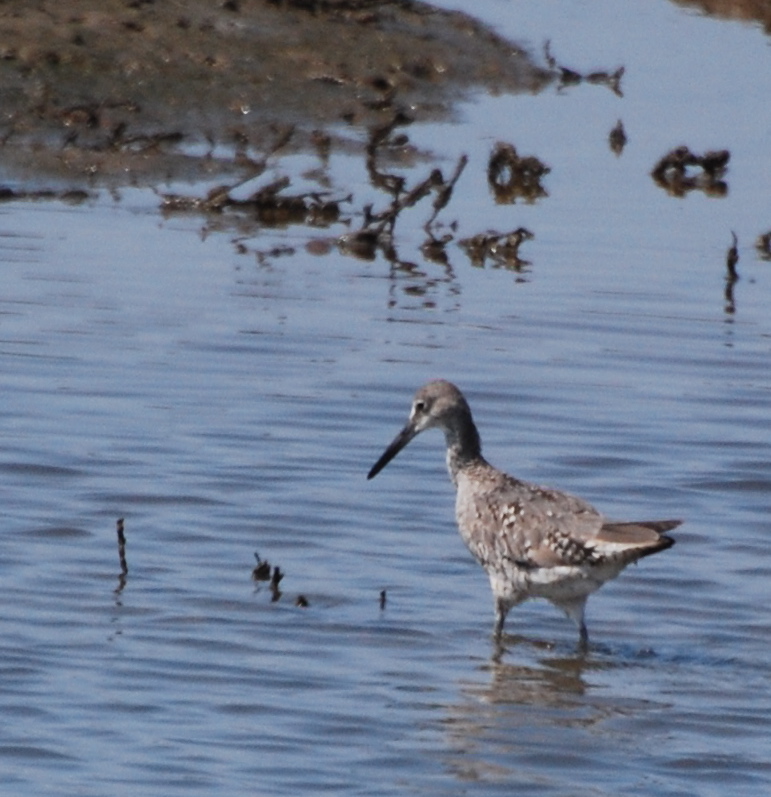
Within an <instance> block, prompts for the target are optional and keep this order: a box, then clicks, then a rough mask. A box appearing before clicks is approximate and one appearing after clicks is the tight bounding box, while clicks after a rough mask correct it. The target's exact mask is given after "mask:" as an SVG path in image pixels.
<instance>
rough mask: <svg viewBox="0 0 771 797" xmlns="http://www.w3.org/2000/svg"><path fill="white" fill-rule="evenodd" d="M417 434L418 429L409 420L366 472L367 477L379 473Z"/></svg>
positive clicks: (372, 476)
mask: <svg viewBox="0 0 771 797" xmlns="http://www.w3.org/2000/svg"><path fill="white" fill-rule="evenodd" d="M417 434H418V429H416V428H415V426H414V424H413V423H412V421H410V422H409V423H408V424H407V425H406V426H405V427H404V429H402V430H401V432H399V434H398V435H396V437H395V438H394V440H393V442H392V443H391V445H390V446H388V448H387V449H386V450H385V451H384V452H383V454H382V456H381V457H380V459H379V460H378V461H377V462H376V463H375V464H374V465H373V466H372V469H371V470H370V472H369V473H368V474H367V478H368V479H372V478H374V477H375V476H377V475H378V473H380V471H381V470H383V468H384V467H385V466H386V465H387V464H388V463H389V462H390V461H391V460H392V459H393V458H394V457H395V456H396V455H397V454H398V453H399V452H400V451H401V450H402V449H403V448H404V447H405V446H406V445H407V443H409V442H410V440H412V438H413V437H415V436H416V435H417Z"/></svg>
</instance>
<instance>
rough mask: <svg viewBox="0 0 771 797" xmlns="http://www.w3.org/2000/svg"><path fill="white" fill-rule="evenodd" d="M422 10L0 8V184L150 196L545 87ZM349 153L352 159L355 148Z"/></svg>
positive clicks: (507, 55)
mask: <svg viewBox="0 0 771 797" xmlns="http://www.w3.org/2000/svg"><path fill="white" fill-rule="evenodd" d="M540 60H541V59H538V58H533V57H532V56H530V55H529V54H528V53H526V52H525V51H524V50H523V49H522V48H521V47H519V46H518V45H516V44H515V43H513V42H510V41H507V40H505V39H503V38H501V37H499V36H497V35H496V34H495V33H494V32H492V31H491V30H490V29H488V28H486V27H484V26H483V25H482V24H480V23H479V22H477V21H476V20H474V19H472V18H471V17H468V16H466V15H464V14H460V13H455V12H445V11H439V10H437V9H435V8H433V7H432V6H430V5H428V4H424V3H412V2H392V3H383V2H379V3H372V2H368V1H367V0H360V2H353V1H351V0H349V1H347V2H345V1H343V2H332V1H331V0H328V1H327V2H317V3H314V2H301V1H299V0H298V1H297V2H284V3H280V2H266V1H265V0H228V1H226V2H220V3H217V4H212V3H211V2H207V1H205V0H191V1H190V2H187V3H185V4H184V6H181V5H179V4H169V3H156V2H152V0H133V2H129V1H127V0H98V1H97V0H70V1H69V2H56V1H55V0H43V1H42V2H40V3H37V4H36V6H35V8H34V9H30V8H29V7H28V6H27V5H26V4H20V3H19V4H17V3H10V4H4V5H3V6H0V98H1V99H2V115H1V116H0V142H2V153H3V167H4V172H5V175H4V177H3V179H4V180H6V181H7V180H9V179H10V180H21V181H25V180H28V181H33V182H35V183H40V181H44V182H45V181H48V182H50V181H51V180H55V181H59V182H60V183H61V182H64V183H65V184H66V185H68V186H70V187H72V186H73V185H81V184H84V183H88V184H89V185H121V184H139V185H147V184H155V183H156V182H158V181H159V180H164V181H169V180H180V179H182V180H196V179H201V178H205V177H211V176H212V175H217V174H219V173H220V172H222V173H238V172H239V171H240V167H241V165H242V164H243V162H244V161H251V160H254V159H255V158H257V159H259V157H260V156H261V155H264V154H265V153H266V152H275V151H276V150H277V149H282V151H293V150H294V151H296V150H298V149H303V148H311V147H313V148H317V147H318V146H319V143H320V142H323V143H324V145H325V146H334V145H335V143H337V144H339V145H345V146H357V145H358V144H357V142H358V141H359V140H361V136H360V134H359V131H360V130H361V128H362V127H364V128H371V127H376V126H378V125H382V124H384V123H387V122H388V121H389V120H391V119H393V118H394V117H395V116H397V115H401V116H402V117H403V118H405V119H407V120H414V121H422V120H429V119H441V118H448V117H450V116H451V115H452V113H453V106H454V104H455V103H456V102H457V101H458V100H459V99H461V98H462V97H464V96H467V95H468V94H469V93H470V92H473V91H476V90H484V91H488V92H535V91H539V90H541V89H542V88H543V87H544V86H546V85H548V84H549V83H550V82H552V81H554V80H555V79H557V77H558V76H557V75H556V73H555V71H554V69H552V68H550V67H549V65H548V64H543V63H539V61H540ZM362 146H364V145H363V144H362Z"/></svg>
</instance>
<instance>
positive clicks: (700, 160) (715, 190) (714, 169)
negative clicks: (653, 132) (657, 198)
mask: <svg viewBox="0 0 771 797" xmlns="http://www.w3.org/2000/svg"><path fill="white" fill-rule="evenodd" d="M730 158H731V153H730V152H729V151H728V150H727V149H719V150H710V151H708V152H705V153H704V154H703V155H696V154H695V153H693V152H691V150H690V149H689V148H688V147H687V146H681V147H676V148H675V149H673V150H671V151H670V152H668V153H667V154H666V155H664V157H663V158H661V160H660V161H659V162H658V163H657V164H656V165H655V166H654V167H653V171H651V177H653V180H654V182H655V183H656V185H658V186H660V187H661V188H663V189H664V190H665V191H667V192H668V193H669V194H671V195H672V196H676V197H683V196H685V195H686V194H687V193H688V192H689V191H704V193H705V194H707V195H709V196H725V195H726V194H727V193H728V185H727V184H726V183H725V182H724V181H723V179H722V178H723V175H724V174H725V171H726V168H727V166H728V161H729V160H730Z"/></svg>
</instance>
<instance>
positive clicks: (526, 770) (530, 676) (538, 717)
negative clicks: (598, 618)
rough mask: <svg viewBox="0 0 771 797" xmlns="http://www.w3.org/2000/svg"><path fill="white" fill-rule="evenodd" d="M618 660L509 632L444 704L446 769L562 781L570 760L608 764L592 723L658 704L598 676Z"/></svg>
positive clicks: (514, 780) (477, 777) (479, 777)
mask: <svg viewBox="0 0 771 797" xmlns="http://www.w3.org/2000/svg"><path fill="white" fill-rule="evenodd" d="M622 658H624V657H623V656H622ZM627 664H628V661H627ZM618 666H620V665H619V663H618V654H617V652H616V653H611V654H609V655H607V656H606V655H605V653H604V652H603V651H602V650H599V651H597V650H596V649H592V650H591V651H590V652H589V653H585V654H582V653H580V652H576V653H573V652H572V651H570V650H568V649H560V648H555V647H554V646H553V645H551V644H548V643H538V642H533V641H532V640H526V639H524V638H520V637H512V636H507V637H506V638H505V649H504V648H498V649H496V650H495V651H494V654H493V656H492V658H491V659H490V660H489V662H487V663H485V664H484V665H482V666H480V668H479V669H478V671H477V675H478V676H479V677H478V679H476V680H475V681H474V682H469V681H467V682H465V683H462V684H461V685H460V693H459V696H458V700H457V701H456V702H455V703H454V704H452V705H450V706H447V707H446V709H445V712H446V714H445V717H444V720H443V728H444V730H445V741H446V744H447V748H448V750H447V755H446V758H445V765H446V767H447V769H448V770H449V771H450V772H451V773H452V774H453V775H454V776H455V777H456V778H458V779H459V780H462V781H468V780H474V781H498V782H502V783H507V784H511V785H514V784H522V785H524V784H530V785H532V784H533V783H535V782H539V783H542V784H546V783H548V782H550V781H551V780H552V779H554V783H555V784H557V783H561V782H562V781H561V778H562V775H563V774H564V772H561V770H562V769H563V768H564V767H565V766H568V764H567V763H566V762H568V761H570V762H572V763H570V764H569V767H573V766H578V765H580V763H579V762H583V763H584V764H586V765H587V766H594V765H595V764H596V765H597V766H600V767H602V766H605V763H604V762H602V761H599V760H597V761H594V755H595V753H594V751H595V749H596V744H595V741H596V739H595V732H594V729H595V728H596V727H597V726H598V725H599V724H601V723H603V722H605V721H607V720H608V719H609V718H614V717H621V716H628V715H629V714H630V713H632V714H635V713H638V712H640V711H646V710H650V709H651V708H652V707H653V706H652V703H651V702H650V701H644V700H643V701H641V700H635V699H632V698H630V697H629V696H626V695H617V696H613V695H610V694H609V693H608V690H607V689H606V688H603V689H600V688H599V686H596V685H595V684H594V678H593V676H592V674H593V673H594V674H595V675H597V676H599V674H600V673H601V672H607V671H608V670H613V669H616V668H617V667H618ZM563 785H564V784H563Z"/></svg>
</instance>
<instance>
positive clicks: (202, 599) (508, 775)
mask: <svg viewBox="0 0 771 797" xmlns="http://www.w3.org/2000/svg"><path fill="white" fill-rule="evenodd" d="M612 8H613V9H615V8H616V6H615V4H614V5H613V7H612ZM561 9H563V11H562V13H560V14H557V13H555V12H554V11H550V10H549V6H548V4H546V5H545V6H544V5H543V4H540V3H518V4H507V3H490V4H488V5H483V6H482V7H481V8H480V11H479V13H480V14H481V15H483V16H486V17H487V19H488V21H491V20H492V19H493V18H494V19H495V20H497V24H498V25H499V26H500V29H501V31H502V32H503V33H505V34H506V35H509V36H512V37H517V36H519V37H526V38H527V39H528V40H529V41H530V42H531V44H532V45H533V47H534V48H538V47H540V46H541V44H542V42H543V41H544V40H546V39H547V38H551V39H552V49H553V51H554V52H555V53H558V54H559V57H560V59H563V60H565V61H566V62H569V63H570V64H571V65H573V66H575V68H577V69H581V70H585V71H588V70H589V69H593V68H615V67H616V66H618V65H620V64H624V65H626V67H627V76H626V77H625V79H624V96H623V97H618V96H616V95H614V94H613V93H612V92H611V91H609V90H608V89H607V88H606V87H603V86H595V85H580V86H577V87H574V88H570V89H562V90H558V89H557V88H554V89H553V90H551V91H549V92H546V93H544V94H541V95H536V96H528V97H497V98H483V97H480V98H477V100H476V101H475V102H474V103H473V104H471V105H468V106H464V108H463V109H461V112H459V119H458V121H457V123H456V124H454V125H452V126H445V127H442V128H436V127H428V126H426V127H425V128H415V129H409V130H408V131H407V132H408V134H409V136H410V139H411V141H412V142H413V143H415V144H416V145H419V146H420V147H422V148H423V149H424V151H427V152H430V153H431V156H432V157H436V158H439V159H442V160H441V163H442V167H443V168H444V169H446V170H448V171H449V169H450V167H451V165H452V164H454V163H455V160H456V159H457V157H458V156H459V155H460V154H461V153H466V154H468V156H469V165H468V167H467V170H466V172H465V173H464V176H463V182H461V183H459V185H458V190H457V191H456V194H455V195H454V197H453V201H452V202H451V204H450V205H449V206H448V208H447V209H446V210H445V211H443V214H442V217H441V218H442V222H443V223H444V224H446V225H449V224H450V223H451V222H453V221H456V222H457V228H458V234H457V235H458V237H460V236H462V235H466V234H475V233H477V232H479V231H480V230H484V229H488V228H493V229H497V230H500V231H504V230H509V229H513V228H515V227H517V226H520V225H525V226H527V227H528V228H530V229H532V231H533V232H534V233H535V239H534V240H533V241H530V242H527V243H526V244H525V245H524V246H523V249H522V255H523V256H524V257H525V258H526V259H527V260H529V261H530V263H529V265H526V266H524V267H523V268H522V269H521V270H520V271H518V272H512V271H508V270H506V269H495V268H491V267H489V266H488V267H487V268H474V267H472V266H471V265H470V263H469V261H468V259H467V258H466V256H465V254H464V253H463V251H462V249H461V248H460V247H457V246H456V245H455V244H452V245H450V246H448V248H447V253H448V263H447V264H446V265H444V266H442V265H439V264H437V263H433V262H430V261H428V260H426V259H424V258H423V257H422V256H421V253H420V244H421V243H422V242H423V240H424V237H425V234H424V231H423V230H422V229H421V225H422V223H423V221H425V213H423V211H424V208H422V207H420V206H418V207H417V208H415V209H414V211H413V212H412V213H411V214H405V217H404V219H400V220H399V226H398V227H397V233H398V235H397V239H396V243H397V245H398V249H399V257H400V259H399V260H398V261H397V262H390V263H389V262H387V261H386V260H385V258H383V257H382V256H380V255H379V256H378V257H376V258H375V259H374V260H373V261H366V260H358V259H355V258H352V257H346V256H343V255H342V254H340V253H339V252H338V251H337V249H336V248H335V247H334V246H333V245H330V242H332V243H333V242H334V239H335V237H336V236H338V235H341V234H343V233H344V232H345V231H346V229H347V228H346V227H345V225H343V224H340V225H338V226H337V227H335V226H333V227H332V228H327V229H310V228H308V227H304V226H287V227H284V228H274V229H268V228H261V227H257V228H255V227H254V225H252V226H251V227H248V226H247V227H246V228H244V229H240V230H234V229H233V228H232V227H230V228H229V227H228V225H227V224H226V223H225V224H223V223H221V220H216V219H215V220H210V221H208V222H206V221H203V220H202V219H201V218H200V217H199V216H196V215H194V214H191V215H173V216H168V217H163V216H161V215H159V213H158V212H157V207H158V197H157V195H155V194H153V193H151V192H141V191H131V190H126V191H124V192H123V193H122V194H121V195H120V196H119V197H117V198H116V197H110V196H106V195H105V196H99V197H97V198H96V199H94V200H91V201H89V202H87V203H84V204H81V205H77V206H72V205H67V204H64V203H55V202H51V203H23V202H17V203H8V204H5V205H3V207H2V214H1V215H0V269H2V275H3V293H2V296H0V358H1V359H0V361H1V362H2V372H3V388H4V389H3V402H2V407H1V408H0V418H1V420H2V428H3V440H2V447H1V449H0V472H1V473H2V479H1V480H0V485H1V489H2V500H3V508H4V513H3V528H2V535H1V536H0V568H1V570H2V575H3V578H2V580H0V594H1V595H2V601H3V605H4V606H5V610H4V612H3V617H2V620H0V627H1V628H2V635H1V636H0V640H1V641H0V644H1V645H2V665H0V687H1V689H0V706H2V713H3V716H4V717H5V718H6V722H5V723H3V729H2V731H0V767H2V771H3V783H4V784H5V785H4V786H3V791H5V792H7V793H8V794H15V795H23V794H29V795H33V794H34V795H41V794H51V795H53V794H79V795H94V796H95V797H96V795H103V794H105V793H115V794H129V793H130V794H165V795H173V794H183V793H184V794H190V793H195V792H197V793H201V794H207V795H213V794H223V795H224V794H228V795H232V794H287V795H296V794H299V793H310V794H314V793H324V792H328V793H334V794H368V795H381V794H382V795H394V794H411V793H418V794H467V793H475V794H476V793H480V794H491V795H492V794H510V793H512V792H513V791H515V790H520V791H523V792H526V793H528V794H544V795H563V794H571V795H617V794H622V793H623V794H632V795H648V794H657V795H686V794H700V795H724V794H727V793H729V792H731V793H741V794H765V793H766V792H767V791H768V788H769V784H771V767H770V765H769V758H768V737H769V731H770V730H771V727H770V723H769V715H770V713H771V698H770V697H769V687H770V685H771V684H770V680H771V679H770V675H771V671H770V670H769V665H768V639H769V632H771V627H770V625H771V624H770V623H769V598H768V586H767V585H768V578H769V575H771V562H770V560H769V556H768V539H769V537H768V515H769V509H770V508H771V498H770V497H769V496H770V495H771V492H770V488H771V466H770V465H769V462H771V423H769V400H771V383H770V382H769V356H770V354H771V320H769V315H768V311H767V308H768V304H769V296H770V295H771V275H769V264H768V263H767V262H764V261H763V260H761V259H760V258H759V257H758V255H757V253H756V252H755V250H754V247H753V241H754V238H755V236H756V235H758V234H760V233H761V232H765V231H766V230H767V228H768V227H769V225H771V217H769V215H768V203H767V185H768V176H769V174H768V171H769V161H768V158H767V152H768V131H769V129H771V126H769V119H768V114H769V111H768V110H767V109H766V106H765V105H762V106H758V105H757V103H756V99H757V96H759V95H760V94H761V93H763V96H768V89H769V88H770V87H769V86H768V78H767V75H769V74H771V72H770V71H769V70H768V69H767V67H768V52H769V50H768V40H767V37H764V35H763V34H762V32H761V31H760V30H759V29H757V28H755V27H753V26H752V25H748V24H739V23H729V22H724V21H716V20H711V19H708V18H701V17H698V16H695V15H694V14H692V13H690V12H686V11H683V10H680V9H678V8H677V7H675V6H670V5H669V4H666V3H662V2H658V3H636V4H635V3H633V4H630V5H628V6H626V10H625V12H624V14H619V13H611V7H610V5H609V4H608V3H605V4H602V3H600V4H596V5H595V6H593V8H592V9H588V8H587V7H586V4H583V3H570V4H561ZM651 30H655V31H657V32H658V36H657V37H655V38H654V39H650V38H648V37H647V35H643V34H645V33H646V31H651ZM627 31H631V32H627ZM606 34H607V35H606ZM611 34H612V36H611ZM611 41H612V42H613V44H612V45H611V44H610V42H611ZM651 41H654V42H655V46H652V45H651V44H650V43H649V42H651ZM683 42H687V43H688V47H682V46H676V45H682V43H683ZM721 48H722V49H721ZM716 53H718V54H717V55H716ZM725 54H728V55H730V56H731V57H724V56H725ZM697 78H698V79H697ZM700 87H712V90H710V91H707V90H706V89H705V90H700ZM750 111H752V112H751V113H750ZM619 117H623V119H624V122H625V125H626V127H627V131H628V134H629V144H628V145H627V148H626V149H625V150H624V152H623V153H622V155H621V156H620V157H617V156H616V155H614V154H613V153H612V152H611V151H610V149H609V148H608V146H607V133H608V131H609V130H610V128H611V127H612V126H613V125H614V124H615V122H616V120H617V119H618V118H619ZM736 119H742V120H745V121H744V123H743V124H736V122H735V120H736ZM362 136H364V134H363V133H362ZM498 140H505V141H510V142H513V143H515V144H516V146H517V147H518V149H520V151H521V152H522V153H523V154H536V155H537V156H538V157H540V158H541V159H543V160H544V161H546V162H547V163H549V165H550V166H551V167H552V172H551V173H550V175H549V176H548V177H547V179H546V180H545V181H544V182H545V186H546V188H547V190H548V194H549V196H548V197H546V198H544V199H543V200H541V201H539V202H537V203H535V204H532V205H529V204H523V203H521V202H520V203H515V204H513V205H497V204H496V203H495V202H494V200H493V199H492V197H491V195H490V192H489V189H488V186H487V184H486V177H485V175H486V172H485V169H486V162H487V157H488V156H489V153H490V150H491V148H492V146H493V145H494V144H495V142H496V141H498ZM681 143H687V144H689V145H690V146H692V147H693V148H694V149H699V150H704V149H707V148H710V147H723V146H724V147H729V148H730V149H731V150H732V160H731V163H730V168H729V172H728V174H727V177H726V179H727V181H728V184H729V191H728V194H727V195H726V196H724V197H722V198H717V197H710V196H706V195H705V194H704V193H702V192H698V191H695V192H692V193H691V194H689V195H688V196H686V197H684V198H682V199H676V198H674V197H672V196H669V195H667V194H666V193H665V192H663V191H662V190H661V189H660V188H658V187H657V186H656V185H655V184H654V183H653V181H652V180H651V179H650V177H649V175H648V172H649V171H650V169H651V168H652V166H653V164H654V163H655V161H656V160H657V159H658V157H660V156H661V155H662V154H664V152H665V151H667V150H668V149H670V148H671V147H673V146H676V145H678V144H681ZM285 168H289V165H288V164H287V165H286V166H285ZM306 168H307V165H300V164H299V163H298V165H297V171H298V172H300V171H301V170H305V169H306ZM426 168H427V167H426ZM422 169H423V167H422V166H420V165H419V164H418V165H416V166H415V167H414V168H413V170H412V171H409V170H408V171H407V173H408V174H409V175H410V180H417V179H419V177H421V176H422V175H423V171H422ZM328 174H329V176H330V178H331V179H332V180H333V181H334V182H335V184H336V185H339V186H341V187H342V186H347V185H350V186H353V187H355V190H356V196H357V199H360V200H361V202H363V201H365V199H366V197H367V196H368V195H371V197H372V201H373V202H380V203H383V202H384V201H385V200H384V199H383V197H382V195H379V193H378V192H377V191H376V190H375V189H374V188H372V187H371V186H369V185H368V181H367V176H366V173H365V171H364V168H363V164H362V162H361V159H357V158H355V157H353V156H350V155H342V154H337V155H334V154H333V156H332V157H331V159H330V164H329V167H328ZM205 225H208V226H205ZM448 229H449V227H448ZM731 230H735V231H736V232H737V235H738V236H739V241H740V247H739V254H740V261H739V266H738V268H739V273H740V275H741V278H740V280H739V282H737V283H736V285H735V286H733V287H734V290H733V296H732V301H730V302H729V300H728V299H727V297H726V290H725V289H726V283H725V250H726V248H727V247H728V246H729V244H730V241H731V237H730V231H731ZM322 244H324V245H322ZM319 252H326V254H319ZM436 376H443V377H446V378H449V379H452V380H454V381H456V382H457V383H458V384H459V385H460V386H461V387H462V388H463V389H464V390H465V392H466V393H467V395H468V397H469V400H470V402H471V404H472V407H473V409H474V411H475V415H476V419H477V422H478V425H479V427H480V431H481V433H482V437H483V442H484V443H485V452H486V455H487V456H488V458H489V459H490V460H491V461H492V462H494V463H495V464H497V465H499V466H501V467H503V468H505V469H507V470H509V471H510V472H513V473H515V474H516V475H518V476H521V477H522V478H526V479H530V480H533V481H537V482H542V483H545V484H551V485H555V486H559V487H561V488H562V489H565V490H568V491H570V492H574V493H577V494H580V495H582V496H584V497H586V498H587V499H589V500H591V501H592V502H594V503H595V504H596V505H597V506H599V507H600V508H602V509H603V510H604V511H606V512H607V513H608V514H609V515H611V516H613V517H620V518H636V517H639V518H648V517H654V516H655V517H683V518H684V519H685V524H684V525H683V527H682V528H681V529H680V530H679V531H678V533H677V539H678V544H677V545H676V546H675V547H674V548H673V549H672V550H670V551H668V552H666V553H664V554H662V555H661V556H656V557H653V558H651V559H648V560H646V561H644V562H642V563H641V564H640V566H639V567H636V568H630V570H629V571H627V572H626V573H624V574H623V575H622V576H621V577H620V578H619V579H618V581H617V582H615V583H613V584H611V585H608V586H607V587H606V588H605V589H603V590H602V592H600V593H599V594H598V595H597V596H595V597H594V598H593V599H592V600H591V601H590V603H589V613H588V622H589V628H590V632H591V634H592V637H593V646H592V649H591V651H590V653H589V654H588V655H587V656H586V657H582V656H579V655H578V653H577V650H576V633H575V629H574V628H573V627H572V626H571V624H570V623H569V622H568V621H567V620H566V619H565V618H563V617H561V616H560V615H559V614H558V613H557V612H556V611H555V610H554V609H553V608H552V607H550V606H548V605H540V604H530V605H526V606H523V607H520V608H518V609H517V610H515V611H513V612H512V613H511V615H510V617H509V620H508V626H507V627H508V630H509V636H508V637H507V640H506V649H505V651H503V653H502V655H500V656H495V655H494V653H495V651H494V649H493V646H492V643H491V639H490V631H491V627H492V620H493V616H492V606H491V598H490V594H489V587H488V585H487V583H486V578H485V576H484V573H483V572H482V571H481V570H480V569H479V568H478V566H477V565H475V563H474V562H473V561H472V560H471V558H470V557H469V555H468V554H467V553H466V551H465V550H464V548H463V545H462V543H461V541H460V538H459V537H458V535H457V533H456V531H455V528H454V522H453V511H452V498H453V496H452V489H451V485H450V483H449V481H448V479H447V477H446V474H445V473H444V466H443V452H442V450H441V449H442V441H441V437H440V436H439V435H438V434H437V435H434V436H432V435H429V434H427V435H425V436H423V437H421V438H420V439H419V440H418V441H416V442H415V443H413V445H412V446H410V448H409V449H408V450H406V451H405V452H403V453H402V454H401V455H400V456H399V458H398V459H396V460H395V461H394V462H393V463H392V464H391V465H389V467H388V468H387V469H386V470H385V471H384V472H383V473H382V474H381V475H380V476H378V478H377V479H376V480H374V481H372V482H367V481H366V479H365V475H366V472H367V470H368V469H369V467H370V465H371V464H372V463H373V462H374V461H375V459H376V458H377V456H378V455H379V454H380V452H381V450H382V448H383V446H384V445H385V444H386V443H387V442H388V441H390V439H391V438H392V436H393V434H395V432H396V431H397V430H398V429H399V428H400V427H401V425H402V423H403V421H404V419H405V417H406V413H407V410H408V406H409V401H410V397H411V395H412V392H413V391H414V389H415V388H417V387H418V386H419V385H420V384H422V383H423V382H424V381H426V380H427V379H428V378H432V377H436ZM119 517H124V518H125V520H126V534H127V538H128V546H127V556H128V564H129V574H128V577H127V579H126V581H125V585H123V586H122V588H121V581H120V580H119V578H118V572H119V566H118V555H117V545H116V537H115V521H116V520H117V518H119ZM255 551H257V552H259V554H260V555H261V556H262V557H263V558H267V559H268V560H270V562H271V563H272V564H274V565H279V566H280V568H281V570H282V571H284V573H285V577H284V579H283V581H282V582H281V585H280V587H281V591H282V595H281V597H280V598H279V599H278V600H275V601H274V600H272V596H271V591H270V589H269V588H268V587H267V585H265V584H262V583H257V584H256V583H255V582H253V581H252V579H251V571H252V568H253V567H254V564H255V560H254V552H255ZM382 590H386V596H387V600H386V605H385V607H384V608H381V606H380V593H381V591H382ZM300 594H302V595H303V596H304V597H305V598H306V599H307V601H308V603H309V606H307V607H305V608H302V607H298V606H296V605H295V601H296V599H297V597H298V595H300Z"/></svg>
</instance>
